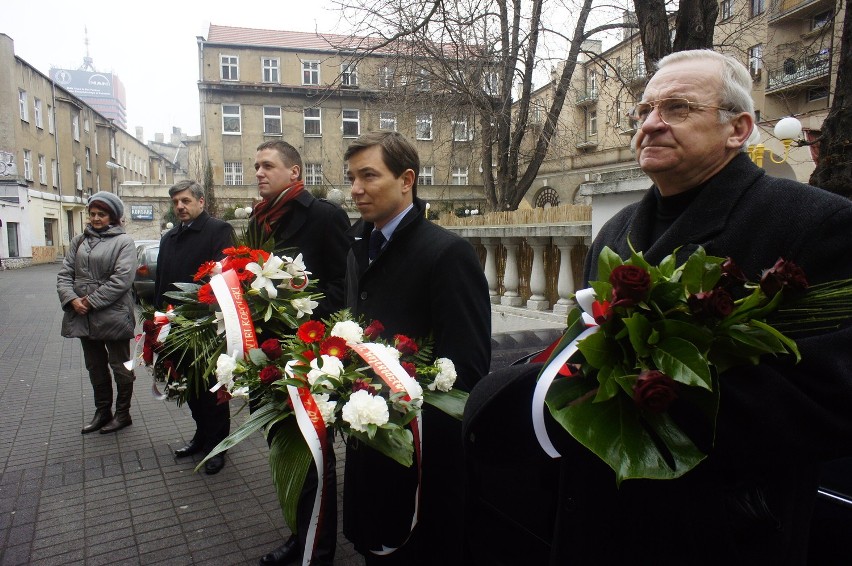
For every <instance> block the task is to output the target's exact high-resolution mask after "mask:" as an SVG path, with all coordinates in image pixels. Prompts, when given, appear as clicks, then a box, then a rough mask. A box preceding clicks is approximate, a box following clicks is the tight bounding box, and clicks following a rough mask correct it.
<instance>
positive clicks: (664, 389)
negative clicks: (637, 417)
mask: <svg viewBox="0 0 852 566" xmlns="http://www.w3.org/2000/svg"><path fill="white" fill-rule="evenodd" d="M676 388H677V383H676V382H675V380H674V379H672V378H671V377H669V376H667V375H666V374H664V373H663V372H661V371H658V370H655V369H651V370H645V371H643V372H642V373H640V374H639V377H638V378H636V384H635V385H634V386H633V400H634V401H635V402H636V404H637V405H639V406H640V407H642V408H643V409H647V410H649V411H651V412H652V413H663V412H665V411H666V409H668V408H669V405H671V404H672V402H673V401H674V400H675V399H677V391H676Z"/></svg>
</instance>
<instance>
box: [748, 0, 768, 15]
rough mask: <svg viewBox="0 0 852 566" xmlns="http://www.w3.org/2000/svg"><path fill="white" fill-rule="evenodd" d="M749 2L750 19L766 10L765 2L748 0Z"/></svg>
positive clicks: (764, 0) (762, 0)
mask: <svg viewBox="0 0 852 566" xmlns="http://www.w3.org/2000/svg"><path fill="white" fill-rule="evenodd" d="M750 1H751V17H752V18H753V17H755V16H759V15H760V14H762V13H763V12H764V10H766V0H750Z"/></svg>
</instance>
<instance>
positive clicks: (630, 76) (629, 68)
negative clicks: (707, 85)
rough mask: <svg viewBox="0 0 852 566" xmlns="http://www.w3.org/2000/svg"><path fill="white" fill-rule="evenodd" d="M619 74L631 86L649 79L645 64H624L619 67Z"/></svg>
mask: <svg viewBox="0 0 852 566" xmlns="http://www.w3.org/2000/svg"><path fill="white" fill-rule="evenodd" d="M618 76H619V77H620V78H621V80H623V81H624V82H626V83H627V84H628V85H629V86H635V85H637V84H639V83H644V82H645V81H646V80H647V79H648V71H647V70H646V69H645V66H644V65H624V66H622V67H621V68H620V69H618Z"/></svg>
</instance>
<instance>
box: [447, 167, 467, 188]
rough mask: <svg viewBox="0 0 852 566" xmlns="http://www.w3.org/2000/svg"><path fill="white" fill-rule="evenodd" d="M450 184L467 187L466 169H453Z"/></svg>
mask: <svg viewBox="0 0 852 566" xmlns="http://www.w3.org/2000/svg"><path fill="white" fill-rule="evenodd" d="M450 183H451V184H453V185H467V167H453V176H452V179H451V180H450Z"/></svg>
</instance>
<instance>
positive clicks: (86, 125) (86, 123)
mask: <svg viewBox="0 0 852 566" xmlns="http://www.w3.org/2000/svg"><path fill="white" fill-rule="evenodd" d="M83 131H84V132H86V133H89V118H88V117H86V118H83Z"/></svg>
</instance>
